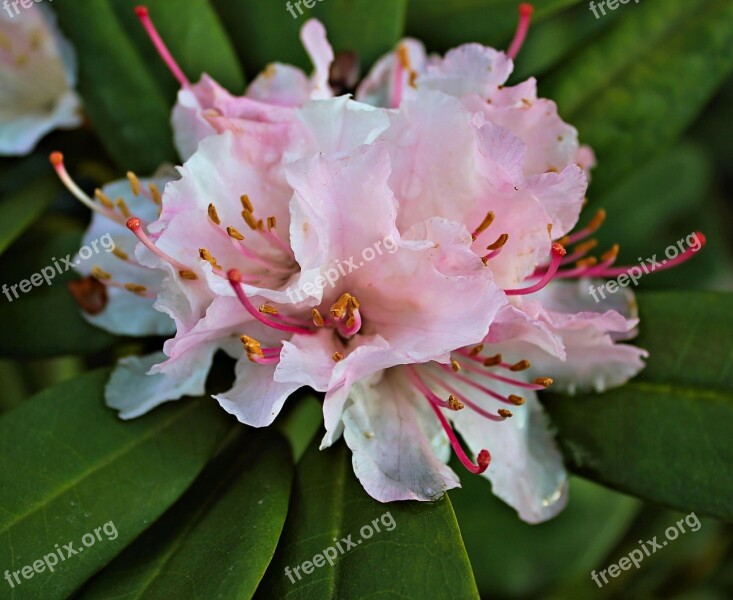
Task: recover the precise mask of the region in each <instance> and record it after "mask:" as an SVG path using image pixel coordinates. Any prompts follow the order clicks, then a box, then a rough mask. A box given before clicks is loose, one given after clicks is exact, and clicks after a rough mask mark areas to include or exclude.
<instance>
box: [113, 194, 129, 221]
mask: <svg viewBox="0 0 733 600" xmlns="http://www.w3.org/2000/svg"><path fill="white" fill-rule="evenodd" d="M115 205H116V206H117V208H118V209H119V211H120V212H121V213H122V216H123V217H125V218H126V219H129V218H130V209H129V208H128V206H127V202H125V200H124V199H123V198H117V200H115Z"/></svg>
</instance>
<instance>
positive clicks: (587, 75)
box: [543, 0, 733, 190]
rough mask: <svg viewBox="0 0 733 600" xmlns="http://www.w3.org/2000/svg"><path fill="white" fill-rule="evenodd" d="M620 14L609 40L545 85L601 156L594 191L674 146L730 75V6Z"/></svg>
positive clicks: (662, 7)
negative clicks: (668, 147) (664, 149)
mask: <svg viewBox="0 0 733 600" xmlns="http://www.w3.org/2000/svg"><path fill="white" fill-rule="evenodd" d="M622 8H623V10H625V11H627V12H626V14H625V15H623V17H624V18H619V19H618V20H617V24H616V26H615V27H613V28H612V29H611V30H610V31H609V32H608V34H607V35H605V36H603V37H602V38H601V39H600V40H599V41H598V42H597V43H595V44H593V45H591V46H588V47H587V48H585V49H583V51H582V52H578V53H577V57H576V58H575V60H573V61H571V62H570V63H569V64H567V65H566V66H565V68H563V69H562V70H561V71H560V72H559V73H558V75H557V76H556V77H555V78H552V79H551V80H545V81H544V82H543V94H544V95H546V96H548V97H550V98H553V99H554V100H555V101H556V102H557V103H558V106H559V108H560V113H561V114H562V115H563V117H564V118H565V119H566V120H568V121H569V122H570V123H572V124H573V125H574V126H575V127H577V128H578V130H579V131H580V134H581V138H582V139H583V141H585V142H587V143H589V144H590V145H591V146H593V148H594V150H595V151H596V152H597V154H598V158H599V164H600V165H602V168H599V169H597V170H596V172H595V173H594V183H593V186H594V189H595V190H598V189H607V187H609V186H610V185H611V184H613V183H615V182H617V181H618V179H619V178H620V177H621V176H623V175H625V174H626V173H627V172H629V171H631V170H633V169H634V168H635V167H636V166H637V165H638V164H639V163H640V162H643V161H645V160H647V159H649V158H650V157H651V156H653V155H654V154H655V153H656V152H657V151H658V150H659V149H660V148H662V147H664V146H665V145H668V144H670V143H671V142H672V141H674V140H675V139H676V138H677V137H678V136H679V135H680V133H682V132H683V131H684V129H685V128H686V127H687V126H688V125H689V124H690V123H691V122H692V121H693V120H694V119H695V118H696V117H697V116H698V115H699V113H700V112H701V110H702V109H703V108H704V106H705V104H706V103H707V102H708V100H709V99H710V97H711V96H712V95H713V93H714V92H715V90H716V89H717V88H718V86H719V85H720V84H721V82H722V81H723V80H724V78H725V76H726V75H727V74H728V73H730V71H731V69H733V3H731V2H729V0H666V1H665V2H643V3H640V4H639V5H634V6H630V5H629V6H626V7H622ZM589 18H592V17H589Z"/></svg>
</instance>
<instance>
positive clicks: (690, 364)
mask: <svg viewBox="0 0 733 600" xmlns="http://www.w3.org/2000/svg"><path fill="white" fill-rule="evenodd" d="M638 301H639V306H640V310H641V331H642V334H641V336H640V337H639V339H638V340H636V341H635V343H638V345H639V346H641V347H644V348H646V349H648V350H649V352H650V358H649V361H648V366H647V368H646V369H645V370H644V371H643V372H642V373H641V375H640V376H639V377H637V378H636V379H635V380H634V381H632V382H631V383H629V384H627V385H625V386H623V387H621V388H619V389H617V390H614V391H612V392H608V393H606V394H601V395H589V396H583V397H560V396H552V397H550V398H548V399H546V406H547V408H548V410H549V411H550V413H551V415H552V418H553V421H554V424H555V425H556V427H557V428H558V430H559V439H560V441H561V444H562V446H563V448H564V450H565V453H566V456H567V458H568V460H569V462H570V464H571V465H572V467H573V468H574V469H576V470H577V471H578V472H579V473H581V474H582V475H585V476H587V477H590V478H592V479H596V480H598V481H601V482H603V483H605V484H607V485H610V486H612V487H615V488H618V489H620V490H623V491H626V492H629V493H632V494H634V495H637V496H641V497H642V498H646V499H649V500H652V501H655V502H659V503H661V504H664V505H667V506H671V507H674V508H677V509H679V510H682V511H693V510H694V511H697V512H698V513H699V514H708V515H711V516H715V517H718V518H720V519H725V520H728V521H730V520H733V506H732V505H731V503H730V498H731V496H733V466H731V461H730V457H731V456H733V438H732V437H731V435H730V432H731V430H732V429H733V377H731V374H732V373H733V348H731V343H730V340H731V336H733V311H732V310H731V309H732V308H733V295H731V294H725V293H712V292H707V293H704V292H701V293H694V292H655V293H652V292H646V293H640V294H639V297H638Z"/></svg>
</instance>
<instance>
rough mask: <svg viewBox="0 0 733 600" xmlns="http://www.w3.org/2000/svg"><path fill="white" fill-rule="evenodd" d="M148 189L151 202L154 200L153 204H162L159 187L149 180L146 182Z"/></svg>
mask: <svg viewBox="0 0 733 600" xmlns="http://www.w3.org/2000/svg"><path fill="white" fill-rule="evenodd" d="M148 189H149V190H150V195H151V197H152V198H153V202H155V204H157V205H158V206H161V205H162V204H163V194H161V193H160V189H158V186H157V185H155V184H154V183H153V182H152V181H151V182H150V183H149V184H148Z"/></svg>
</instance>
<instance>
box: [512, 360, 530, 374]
mask: <svg viewBox="0 0 733 600" xmlns="http://www.w3.org/2000/svg"><path fill="white" fill-rule="evenodd" d="M531 366H532V365H530V363H529V361H528V360H520V361H519V362H518V363H516V364H513V365H511V366H510V367H509V370H510V371H514V372H515V373H517V372H519V371H526V370H527V369H529V368H530V367H531Z"/></svg>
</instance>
